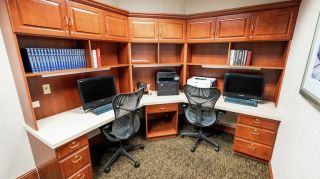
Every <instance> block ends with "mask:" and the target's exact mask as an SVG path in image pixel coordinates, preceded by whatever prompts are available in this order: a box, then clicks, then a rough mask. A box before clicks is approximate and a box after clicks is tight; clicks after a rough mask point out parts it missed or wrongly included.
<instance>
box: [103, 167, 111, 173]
mask: <svg viewBox="0 0 320 179" xmlns="http://www.w3.org/2000/svg"><path fill="white" fill-rule="evenodd" d="M110 170H111V168H110V167H106V168H104V169H103V172H104V173H109V172H110Z"/></svg>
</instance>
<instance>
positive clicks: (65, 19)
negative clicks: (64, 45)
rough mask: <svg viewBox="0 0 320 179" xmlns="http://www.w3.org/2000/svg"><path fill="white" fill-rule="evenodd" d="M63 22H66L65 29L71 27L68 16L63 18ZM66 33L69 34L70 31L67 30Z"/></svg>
mask: <svg viewBox="0 0 320 179" xmlns="http://www.w3.org/2000/svg"><path fill="white" fill-rule="evenodd" d="M63 20H64V26H65V27H68V25H69V19H68V17H67V16H64V17H63ZM66 32H67V33H69V29H67V30H66Z"/></svg>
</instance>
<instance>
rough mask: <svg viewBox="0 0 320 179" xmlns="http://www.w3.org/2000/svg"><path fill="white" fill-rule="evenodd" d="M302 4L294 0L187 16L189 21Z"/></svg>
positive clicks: (299, 0)
mask: <svg viewBox="0 0 320 179" xmlns="http://www.w3.org/2000/svg"><path fill="white" fill-rule="evenodd" d="M300 3H301V0H292V1H284V2H276V3H270V4H259V5H254V6H246V7H238V8H232V9H226V10H219V11H211V12H204V13H195V14H188V15H186V16H187V19H195V18H205V17H213V16H222V15H228V14H239V13H249V12H255V11H262V10H270V9H281V8H285V7H296V6H299V5H300Z"/></svg>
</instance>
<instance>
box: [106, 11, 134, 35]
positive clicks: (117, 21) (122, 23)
mask: <svg viewBox="0 0 320 179" xmlns="http://www.w3.org/2000/svg"><path fill="white" fill-rule="evenodd" d="M104 22H105V37H106V38H107V39H108V40H117V41H127V40H128V18H127V17H125V16H121V15H118V14H114V13H110V12H105V13H104Z"/></svg>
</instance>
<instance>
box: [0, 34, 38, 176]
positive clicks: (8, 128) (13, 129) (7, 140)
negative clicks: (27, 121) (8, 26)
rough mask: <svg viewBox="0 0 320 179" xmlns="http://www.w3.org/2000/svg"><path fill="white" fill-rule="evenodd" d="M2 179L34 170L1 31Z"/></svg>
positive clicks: (0, 169)
mask: <svg viewBox="0 0 320 179" xmlns="http://www.w3.org/2000/svg"><path fill="white" fill-rule="evenodd" d="M0 88H1V90H0V121H1V123H0V178H3V179H11V178H16V177H18V176H20V175H22V174H24V173H26V172H28V171H30V170H31V169H33V168H35V163H34V160H33V155H32V152H31V148H30V144H29V140H28V137H27V133H26V131H25V130H24V128H23V123H24V120H23V115H22V111H21V108H20V103H19V98H18V94H17V91H16V87H15V83H14V80H13V76H12V72H11V68H10V64H9V59H8V56H7V52H6V49H5V46H4V41H3V36H2V33H1V29H0Z"/></svg>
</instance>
